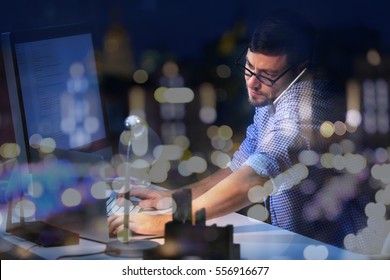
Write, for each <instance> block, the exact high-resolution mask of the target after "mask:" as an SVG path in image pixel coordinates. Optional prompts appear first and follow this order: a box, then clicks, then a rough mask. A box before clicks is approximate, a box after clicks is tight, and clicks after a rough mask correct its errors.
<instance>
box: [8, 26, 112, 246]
mask: <svg viewBox="0 0 390 280" xmlns="http://www.w3.org/2000/svg"><path fill="white" fill-rule="evenodd" d="M92 37H93V34H92V33H91V31H90V30H89V29H87V28H85V27H82V26H56V27H51V28H46V29H40V30H28V31H20V32H9V33H3V34H1V45H2V53H3V58H4V66H5V72H6V80H7V86H8V95H9V99H10V107H11V112H12V121H13V126H14V133H15V142H16V144H17V145H18V146H19V147H20V155H19V156H18V163H19V164H20V166H21V165H23V164H25V165H26V166H28V168H19V169H18V170H17V172H15V176H14V178H17V179H18V178H27V181H28V180H30V181H31V182H33V184H32V185H35V183H38V184H39V188H40V191H42V192H43V195H40V196H36V194H34V193H33V192H32V191H31V189H28V188H29V186H27V185H28V184H29V183H28V182H26V180H25V181H23V182H22V181H20V180H10V182H11V183H12V184H13V185H14V186H13V188H12V190H11V189H10V190H9V191H10V192H13V191H15V190H17V191H16V192H17V193H14V194H11V195H10V196H11V199H12V202H11V203H10V205H11V206H12V205H16V206H18V207H19V208H20V206H23V204H20V203H18V201H19V202H20V200H19V197H20V196H30V198H31V201H33V202H34V205H33V206H34V207H35V209H34V214H35V218H38V219H41V220H46V221H49V222H50V223H51V224H56V225H58V226H60V227H61V228H64V229H69V230H71V231H75V232H76V233H79V234H80V236H82V237H83V236H84V237H86V238H91V239H94V240H103V241H104V240H106V239H107V238H108V229H107V228H106V212H105V211H106V207H105V189H104V184H101V185H102V187H101V188H99V189H96V188H95V189H94V190H93V189H92V188H93V185H94V183H96V182H95V181H94V178H92V177H90V176H89V171H90V170H88V166H91V165H93V164H96V163H99V162H101V161H102V160H103V159H107V160H110V159H111V156H112V154H111V153H112V149H111V145H110V143H109V141H108V138H109V137H108V129H107V123H106V117H105V110H104V104H103V101H102V98H101V95H100V91H99V83H98V75H97V68H96V64H95V54H94V43H93V38H92ZM45 155H55V158H58V159H59V161H58V162H55V161H54V163H53V164H52V165H50V167H48V166H43V165H45V164H47V162H46V163H43V164H42V162H44V161H41V160H42V159H44V158H45V157H44V156H45ZM63 159H64V160H65V163H64V165H61V160H63ZM67 163H70V164H71V166H69V165H68V164H67ZM85 167H87V168H85ZM50 168H54V169H53V171H52V172H50ZM26 170H27V171H26ZM68 171H69V172H68ZM56 172H57V173H56ZM70 172H72V173H70ZM65 173H66V174H65ZM61 176H62V177H61ZM29 178H30V179H29ZM20 184H22V185H23V186H22V187H19V185H20ZM69 189H71V190H72V191H75V192H73V194H76V197H78V199H80V201H79V203H78V204H77V205H70V206H69V205H67V203H68V202H69V201H65V200H64V199H63V197H62V196H63V195H64V193H65V191H67V190H69ZM93 191H95V193H93ZM96 192H97V193H96ZM67 194H69V191H68V192H67ZM73 194H72V193H71V196H72V195H73ZM72 199H73V198H72ZM72 203H74V200H72V201H71V204H72ZM15 210H16V211H19V214H20V209H19V210H18V209H16V208H12V207H11V213H13V212H12V211H15ZM9 214H10V213H9ZM11 218H12V217H11ZM16 218H18V217H16ZM20 218H21V220H20V221H16V222H15V223H14V222H13V220H12V219H8V221H7V225H8V224H12V226H13V227H16V228H17V227H18V226H20V224H22V225H23V224H24V222H25V221H24V219H23V218H24V217H20ZM88 221H90V222H91V223H87V222H88ZM98 221H99V222H98ZM8 222H9V223H8ZM87 225H88V227H87ZM94 225H98V226H99V229H96V227H95V226H94ZM69 226H72V228H69ZM94 229H96V230H94ZM38 230H39V229H38ZM86 231H88V233H85V235H84V232H86Z"/></svg>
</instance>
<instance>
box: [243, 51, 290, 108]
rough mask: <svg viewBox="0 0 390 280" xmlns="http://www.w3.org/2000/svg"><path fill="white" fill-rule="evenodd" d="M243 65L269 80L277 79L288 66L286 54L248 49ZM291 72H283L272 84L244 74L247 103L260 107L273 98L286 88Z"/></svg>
mask: <svg viewBox="0 0 390 280" xmlns="http://www.w3.org/2000/svg"><path fill="white" fill-rule="evenodd" d="M245 66H246V68H248V69H249V70H251V71H252V72H254V73H256V74H260V75H262V76H264V77H266V78H269V79H271V80H275V79H277V78H278V77H279V76H280V75H281V74H283V72H285V71H286V70H287V69H288V68H289V65H288V64H287V56H286V55H280V56H267V55H264V54H261V53H254V52H251V51H250V50H248V53H247V56H246V64H245ZM291 72H292V71H289V73H285V75H283V76H282V77H281V78H280V79H278V80H277V82H276V83H274V84H273V85H272V86H267V85H264V84H263V83H261V82H260V81H259V80H258V79H257V78H256V76H254V75H253V76H252V77H249V76H245V81H246V86H247V89H248V100H249V103H251V104H252V105H253V106H256V107H261V106H265V105H267V104H268V103H269V101H272V100H274V99H275V98H276V97H277V96H278V95H279V94H280V93H281V92H282V91H283V89H284V88H286V86H287V84H288V82H289V81H291Z"/></svg>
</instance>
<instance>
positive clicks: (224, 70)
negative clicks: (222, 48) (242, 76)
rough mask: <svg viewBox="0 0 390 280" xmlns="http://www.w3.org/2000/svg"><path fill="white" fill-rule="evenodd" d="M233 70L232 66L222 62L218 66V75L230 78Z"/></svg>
mask: <svg viewBox="0 0 390 280" xmlns="http://www.w3.org/2000/svg"><path fill="white" fill-rule="evenodd" d="M231 73H232V71H231V70H230V67H229V66H227V65H226V64H221V65H218V66H217V75H218V76H219V77H220V78H222V79H226V78H229V77H230V75H231Z"/></svg>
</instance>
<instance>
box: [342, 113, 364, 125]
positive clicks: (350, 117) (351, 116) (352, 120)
mask: <svg viewBox="0 0 390 280" xmlns="http://www.w3.org/2000/svg"><path fill="white" fill-rule="evenodd" d="M346 122H347V123H348V124H349V125H350V126H352V127H358V126H359V125H360V124H361V123H362V115H361V114H360V112H359V111H358V110H355V109H351V110H348V111H347V116H346Z"/></svg>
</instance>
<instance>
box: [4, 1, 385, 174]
mask: <svg viewBox="0 0 390 280" xmlns="http://www.w3.org/2000/svg"><path fill="white" fill-rule="evenodd" d="M280 8H287V9H292V10H295V11H297V12H299V13H301V14H303V15H305V16H306V17H307V18H308V19H309V20H310V21H311V22H312V23H313V25H314V26H315V27H316V28H317V29H318V31H319V34H320V37H319V38H320V39H319V41H318V54H319V55H318V59H319V61H320V62H321V63H322V64H323V65H325V66H326V68H327V69H328V70H329V72H330V73H331V74H332V75H333V76H334V77H335V78H336V80H338V81H339V82H340V84H341V85H342V86H345V84H346V82H347V81H348V80H350V79H357V80H363V79H365V78H370V77H373V78H377V77H383V78H385V79H386V80H389V71H388V70H389V64H390V63H389V59H388V56H389V51H390V20H389V15H388V13H389V12H390V2H389V1H385V0H371V1H352V0H346V1H342V0H339V1H335V0H327V1H311V0H298V1H288V0H276V1H255V0H249V1H247V0H240V1H234V0H224V1H222V0H216V1H210V0H197V1H194V0H190V1H180V0H168V1H158V0H142V1H141V0H140V1H130V0H129V1H125V0H110V1H106V0H85V1H80V0H64V1H48V0H37V1H21V0H15V1H2V3H1V9H0V32H8V31H11V32H12V31H17V30H26V29H35V28H45V27H50V26H55V25H63V24H75V23H83V24H88V25H89V26H90V27H91V28H92V29H93V32H94V34H95V43H96V54H97V60H98V65H99V75H100V81H101V87H102V93H103V95H104V98H105V100H106V102H107V109H108V113H109V114H108V117H109V126H110V131H111V136H112V141H114V142H115V141H117V137H118V134H119V133H120V132H121V130H122V122H123V119H124V118H125V117H126V116H127V114H128V108H127V107H126V106H127V101H126V100H127V94H128V90H129V88H131V87H132V86H134V85H135V83H134V81H133V80H132V79H131V75H132V73H133V72H134V71H135V70H136V69H139V68H142V67H143V66H144V65H145V61H149V62H150V61H152V66H151V67H150V69H148V72H149V73H148V74H149V80H148V81H147V82H146V83H145V84H143V85H141V86H142V87H143V88H144V90H145V91H146V93H147V107H146V117H147V119H148V122H149V124H150V125H151V127H152V128H154V129H155V130H156V131H157V132H158V133H160V134H161V127H160V125H161V119H160V117H159V113H158V112H159V107H158V104H157V103H156V102H155V101H154V100H153V97H152V96H153V91H154V90H155V89H156V87H157V86H158V85H157V84H158V79H159V77H161V67H162V65H163V64H164V63H165V62H166V61H167V60H174V61H176V63H177V64H178V65H179V68H180V74H181V75H182V76H183V78H184V84H185V86H187V87H190V88H192V89H194V92H195V94H196V90H197V88H198V86H199V85H200V84H201V83H204V82H210V83H212V84H213V85H214V86H215V88H216V89H217V112H218V117H217V119H216V121H215V122H214V123H213V124H214V125H219V126H220V125H225V124H226V125H229V126H230V127H231V128H232V129H233V131H234V141H235V144H237V143H239V142H240V140H242V139H243V137H244V133H245V128H246V126H247V124H248V123H249V122H250V121H251V118H252V112H253V108H251V106H249V105H248V103H247V97H246V93H245V91H244V88H243V81H242V77H241V75H240V74H239V73H237V71H236V69H235V68H234V61H235V59H236V58H237V57H238V55H239V54H240V53H241V51H242V50H243V48H244V47H245V45H246V43H247V42H248V40H249V37H250V35H251V33H252V31H253V29H254V28H255V26H256V23H257V22H258V20H259V19H261V17H263V16H265V15H267V14H268V13H269V12H270V11H272V10H274V9H280ZM110 32H111V34H117V35H118V34H119V35H118V36H120V37H121V38H122V39H123V40H124V41H125V46H128V49H127V50H126V51H125V54H126V56H124V57H122V59H121V60H119V61H120V63H119V64H121V65H122V69H120V70H116V69H114V68H115V67H114V68H112V65H108V64H106V60H105V58H106V57H105V47H106V44H107V36H108V34H110ZM115 32H116V33H115ZM126 44H127V45H126ZM369 49H375V50H377V51H378V52H379V53H380V55H381V58H382V63H381V65H380V66H378V67H368V66H367V63H366V64H365V63H362V61H363V60H364V58H365V57H366V54H367V51H368V50H369ZM221 64H225V65H228V66H229V67H230V68H231V71H232V73H231V75H230V76H229V77H228V78H226V79H221V78H220V77H218V76H217V75H216V73H215V69H216V67H217V66H218V65H221ZM116 66H118V63H117V65H116ZM3 81H4V80H3ZM5 89H6V87H5V85H4V83H3V82H2V85H1V90H2V91H4V90H5ZM2 96H4V95H2ZM0 106H1V108H2V111H3V112H4V111H6V110H7V100H5V99H3V100H2V101H1V105H0ZM198 111H199V101H198V99H196V98H195V100H194V102H192V103H191V104H190V105H186V115H185V117H184V119H183V121H184V123H185V125H186V134H187V136H188V137H189V139H190V141H191V147H190V150H191V152H192V153H193V154H197V153H198V154H200V155H202V156H203V157H205V158H207V157H208V155H207V154H208V153H209V152H210V150H211V147H210V143H209V142H210V141H209V139H207V137H206V130H207V127H208V126H209V125H206V124H203V123H201V122H200V121H199V118H198ZM6 120H7V117H6V116H4V115H3V117H2V123H1V126H2V130H3V131H4V127H6V125H5V123H6ZM2 135H3V136H2V138H1V139H0V140H1V142H2V143H3V142H5V141H12V139H11V140H10V139H7V136H4V135H5V134H2ZM387 136H388V135H381V137H382V138H383V139H385V140H384V141H386V142H387ZM3 138H6V139H3ZM376 139H378V138H376ZM363 142H364V141H363ZM374 144H377V143H374ZM235 148H237V147H235ZM211 169H212V168H211Z"/></svg>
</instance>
